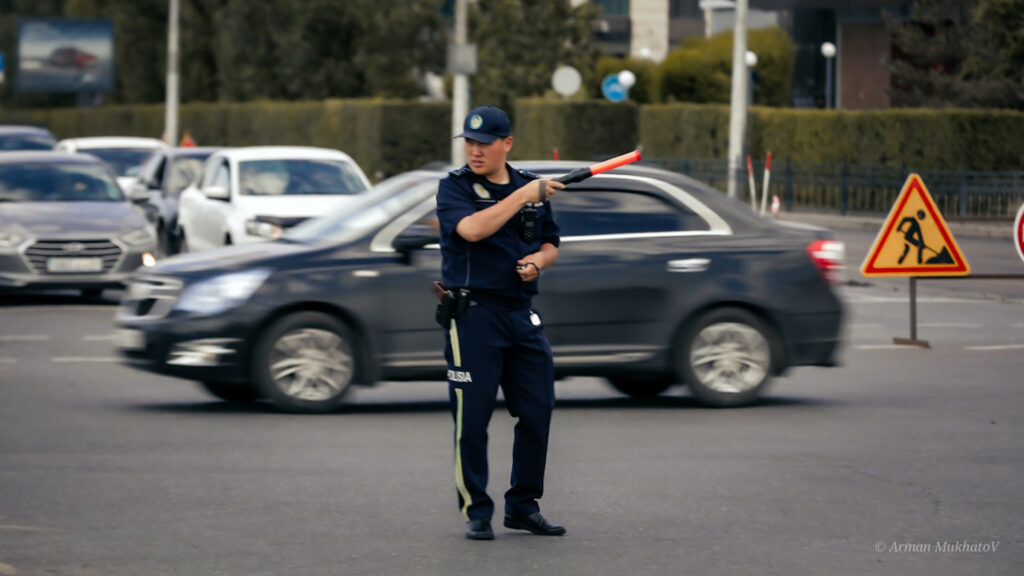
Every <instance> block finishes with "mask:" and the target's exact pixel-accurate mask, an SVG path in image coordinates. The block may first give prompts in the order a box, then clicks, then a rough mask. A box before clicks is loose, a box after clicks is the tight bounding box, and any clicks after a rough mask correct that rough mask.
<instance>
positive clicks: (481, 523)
mask: <svg viewBox="0 0 1024 576" xmlns="http://www.w3.org/2000/svg"><path fill="white" fill-rule="evenodd" d="M466 538H469V539H470V540H494V530H491V521H490V520H484V519H482V518H481V519H477V520H470V521H469V523H468V524H467V525H466Z"/></svg>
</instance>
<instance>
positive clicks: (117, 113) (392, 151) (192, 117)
mask: <svg viewBox="0 0 1024 576" xmlns="http://www.w3.org/2000/svg"><path fill="white" fill-rule="evenodd" d="M450 116H451V108H450V106H449V105H448V104H445V103H421V102H406V101H396V100H324V101H314V102H246V103H193V104H185V105H183V106H182V107H181V111H180V118H179V126H178V130H179V132H181V133H183V134H184V133H185V132H188V133H189V134H190V135H191V136H192V138H193V139H194V140H195V141H196V142H197V143H198V144H199V145H201V146H259V145H295V146H322V147H325V148H336V149H338V150H342V151H344V152H345V153H347V154H349V155H350V156H352V157H353V158H354V159H355V160H356V162H358V163H359V165H360V166H362V168H363V170H365V171H366V173H367V175H369V176H371V177H373V175H375V174H380V175H391V174H396V173H398V172H402V171H405V170H409V169H412V168H416V167H418V166H422V165H423V164H425V163H427V162H431V161H437V160H441V161H447V158H448V155H449V154H450V144H449V142H450V139H449V136H448V134H449V132H450V131H451V125H450V124H451V119H450ZM0 123H4V124H14V123H21V124H33V125H37V126H44V127H46V128H48V129H49V130H50V131H51V132H53V133H54V135H55V136H56V137H57V138H72V137H82V136H110V135H118V136H148V137H152V138H158V137H160V135H161V133H162V132H163V125H164V107H163V106H161V105H144V106H107V107H102V108H71V109H54V110H30V111H26V110H0Z"/></svg>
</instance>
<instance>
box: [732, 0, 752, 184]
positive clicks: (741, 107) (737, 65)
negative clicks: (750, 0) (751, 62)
mask: <svg viewBox="0 0 1024 576" xmlns="http://www.w3.org/2000/svg"><path fill="white" fill-rule="evenodd" d="M746 55H747V0H736V27H735V28H734V29H733V36H732V97H731V99H730V100H729V187H728V191H727V192H728V195H729V198H736V197H737V190H736V187H737V182H738V180H739V178H738V176H739V171H740V159H741V157H742V156H743V137H744V135H745V134H746V131H747V82H748V81H749V78H748V76H749V73H748V72H747V63H746Z"/></svg>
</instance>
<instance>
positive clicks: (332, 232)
mask: <svg viewBox="0 0 1024 576" xmlns="http://www.w3.org/2000/svg"><path fill="white" fill-rule="evenodd" d="M523 167H525V168H527V169H530V170H534V171H536V172H540V173H543V174H548V175H555V174H561V173H564V172H567V171H568V170H570V169H572V168H575V167H578V166H577V165H573V164H568V163H533V164H524V165H523ZM443 176H444V173H443V172H436V171H418V172H412V173H408V174H404V175H400V176H396V177H394V178H392V179H390V180H388V181H386V182H383V183H382V184H380V185H379V186H378V187H377V189H376V190H374V191H373V192H372V193H371V194H369V195H367V197H365V198H363V199H361V200H360V201H359V202H358V203H356V204H355V205H353V206H350V207H348V208H346V210H344V211H342V212H339V213H336V214H333V215H329V216H326V217H322V218H319V219H316V220H312V221H309V222H307V223H305V224H303V225H301V226H299V227H296V228H294V229H293V230H292V231H291V232H290V233H289V234H288V235H286V237H285V238H284V239H283V240H281V241H278V242H274V243H269V244H259V245H253V246H239V247H233V248H227V249H223V250H218V251H215V252H212V253H208V254H203V255H195V256H188V257H175V258H172V259H170V260H167V261H165V262H163V263H161V264H160V265H158V266H157V267H155V268H153V269H151V270H147V271H146V272H145V273H144V274H140V275H139V276H138V277H137V278H136V279H135V281H134V282H133V283H132V284H131V286H130V287H129V290H128V291H127V292H126V295H125V297H124V300H123V301H122V303H121V307H120V308H119V311H118V316H117V321H116V322H117V325H118V326H119V327H120V343H119V347H120V350H121V351H122V353H123V357H124V358H125V360H126V361H127V362H128V363H129V364H131V365H134V366H136V367H139V368H142V369H146V370H151V371H154V372H159V373H162V374H169V375H174V376H180V377H183V378H189V379H193V380H198V381H200V382H201V383H203V385H204V386H205V388H206V389H207V390H209V391H210V392H211V393H213V394H214V395H216V396H218V397H220V398H224V399H228V400H234V401H244V400H254V399H257V398H263V399H267V400H269V401H270V402H272V403H273V404H274V405H276V406H277V407H279V408H281V409H284V410H288V411H296V412H320V411H327V410H331V409H333V408H335V407H337V406H338V405H339V404H340V403H341V402H342V399H343V396H344V393H345V391H346V390H347V389H349V387H350V385H353V384H356V385H370V384H373V383H374V382H378V381H383V380H424V379H443V378H444V373H445V371H444V368H445V360H444V357H443V355H442V346H443V343H444V338H443V335H442V333H441V330H440V329H439V328H438V326H437V325H436V324H435V323H434V319H433V315H434V314H433V312H434V308H435V306H436V304H437V301H436V299H435V298H434V296H433V295H432V294H431V293H430V291H429V286H430V283H431V281H433V280H437V279H438V276H439V274H440V265H441V262H440V259H441V256H440V250H439V249H438V246H437V244H436V242H437V232H436V229H437V228H436V226H437V221H436V216H435V214H434V196H435V193H436V191H437V183H438V180H439V179H440V178H441V177H443ZM552 204H553V206H554V210H555V217H556V219H557V220H558V222H559V224H560V226H561V230H562V246H561V250H560V256H559V260H558V264H557V265H556V266H554V267H553V268H551V270H546V271H545V272H544V279H543V281H542V282H541V294H540V295H539V296H538V297H537V299H536V302H535V303H536V307H537V309H538V310H539V311H540V312H541V313H542V314H543V315H544V322H545V326H546V328H545V330H546V333H547V336H548V338H549V340H550V341H551V345H552V349H553V352H554V360H555V369H556V373H557V375H558V376H560V377H561V376H569V375H589V376H601V377H607V378H609V380H610V381H611V382H612V384H613V385H615V386H616V387H617V388H618V389H620V390H622V391H623V392H625V393H627V394H632V395H637V396H647V395H655V394H658V393H660V392H662V391H664V390H666V389H667V388H668V387H669V386H671V385H672V384H674V383H677V382H684V383H686V384H688V385H689V387H690V389H691V391H692V393H693V394H694V395H695V396H696V397H697V398H698V399H700V400H701V401H703V402H705V403H707V404H711V405H717V406H735V405H741V404H746V403H749V402H751V401H753V400H754V399H755V398H756V397H757V395H758V394H759V393H760V392H762V390H763V389H764V387H765V385H766V383H767V382H768V381H769V379H770V377H771V376H772V375H775V374H779V373H781V372H782V371H783V370H785V369H786V368H788V367H790V366H798V365H808V364H811V365H831V364H832V363H833V362H834V359H835V355H836V353H837V348H838V347H839V344H840V325H841V321H842V316H843V313H842V307H841V304H840V302H839V299H838V298H837V296H836V293H835V292H834V291H833V288H832V285H831V282H832V281H833V279H834V278H833V277H834V274H835V272H836V271H837V269H838V267H840V266H841V261H842V244H841V243H839V242H836V241H834V240H831V239H830V237H831V233H830V232H828V231H827V230H821V229H817V230H810V229H796V228H790V227H783V226H780V225H778V224H776V223H774V222H770V221H767V220H763V219H761V218H759V217H757V216H756V215H754V214H753V213H752V212H750V211H749V210H748V209H747V208H745V207H744V206H742V205H740V204H739V203H737V202H733V201H730V200H728V199H726V198H724V197H723V196H722V195H721V194H720V193H719V192H717V191H715V190H713V189H711V188H708V187H707V186H706V185H704V184H701V183H699V182H696V181H694V180H691V179H689V178H686V177H684V176H681V175H678V174H674V173H671V172H665V171H662V170H656V169H651V168H644V167H635V168H624V169H621V170H617V171H615V172H613V173H610V174H605V175H601V176H598V177H594V178H591V179H589V180H586V181H584V182H582V183H579V184H575V185H572V186H570V187H569V188H568V189H567V190H566V191H565V192H563V193H561V194H559V195H558V196H557V197H555V198H554V199H553V200H552Z"/></svg>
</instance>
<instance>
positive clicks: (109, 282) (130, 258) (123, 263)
mask: <svg viewBox="0 0 1024 576" xmlns="http://www.w3.org/2000/svg"><path fill="white" fill-rule="evenodd" d="M102 242H104V243H105V244H106V245H108V246H109V248H108V252H107V253H106V254H105V255H100V256H94V255H93V254H91V253H89V252H88V249H86V251H85V252H84V253H79V254H74V255H73V256H70V257H63V255H62V254H59V253H55V254H49V255H47V254H45V253H43V254H36V253H33V252H32V250H33V249H34V248H35V247H36V246H38V245H41V244H48V245H51V246H58V245H61V244H62V243H63V244H79V245H82V244H83V243H81V242H77V243H76V242H67V241H40V242H37V243H35V244H26V245H24V246H22V247H21V248H20V249H18V250H17V251H4V252H0V289H68V288H72V289H80V288H81V289H88V288H123V287H125V286H127V285H128V282H129V280H130V278H131V276H132V273H134V272H135V270H136V269H138V268H140V267H142V266H143V263H142V257H143V254H145V253H147V252H148V253H149V254H156V242H155V241H154V242H152V243H147V244H145V245H142V246H129V245H127V244H124V243H121V242H119V241H114V240H104V241H102ZM51 250H52V249H51ZM50 257H55V258H57V259H62V260H65V261H67V260H74V259H83V260H84V259H90V260H98V261H100V262H101V266H102V270H99V271H96V272H53V271H50V270H48V269H47V264H46V262H47V260H48V258H50Z"/></svg>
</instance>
